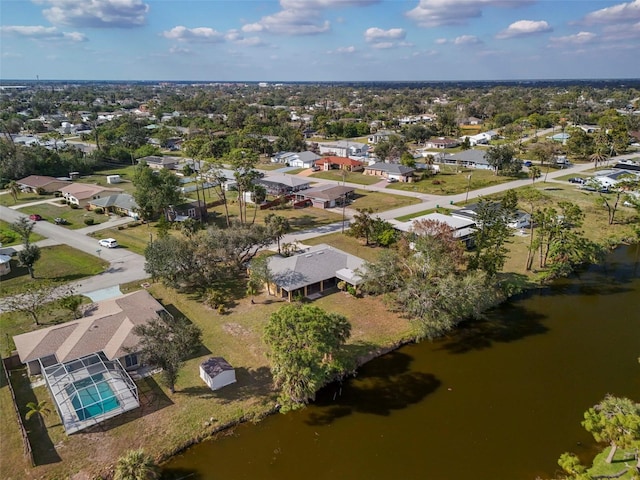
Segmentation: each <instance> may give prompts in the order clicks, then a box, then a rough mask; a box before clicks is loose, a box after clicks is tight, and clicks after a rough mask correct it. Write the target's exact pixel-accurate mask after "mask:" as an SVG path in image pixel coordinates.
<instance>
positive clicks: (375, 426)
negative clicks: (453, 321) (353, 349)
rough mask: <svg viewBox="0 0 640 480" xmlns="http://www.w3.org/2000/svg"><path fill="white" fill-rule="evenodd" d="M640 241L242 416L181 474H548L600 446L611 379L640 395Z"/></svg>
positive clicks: (178, 473)
mask: <svg viewBox="0 0 640 480" xmlns="http://www.w3.org/2000/svg"><path fill="white" fill-rule="evenodd" d="M638 253H639V252H638V247H633V248H620V249H618V250H616V252H614V253H613V254H612V255H611V256H610V258H609V259H608V262H607V264H606V265H603V266H596V267H592V268H590V269H589V270H588V271H586V272H582V273H581V274H580V275H578V276H576V277H574V278H571V279H567V280H563V281H560V282H557V283H556V284H554V285H553V286H552V287H549V288H546V289H543V290H541V291H539V292H535V293H528V294H526V295H522V296H520V297H518V298H516V299H514V300H512V301H510V302H509V303H508V304H505V305H503V306H501V307H500V308H498V309H496V310H495V311H492V312H491V313H490V314H489V318H488V321H487V322H484V323H482V324H479V325H476V326H473V328H466V329H465V330H464V331H462V332H461V333H459V334H458V335H456V336H452V337H451V338H447V339H444V340H441V341H438V342H434V343H430V342H423V343H421V344H417V345H409V346H406V347H403V348H401V349H399V350H397V351H395V352H393V353H390V354H388V355H386V356H384V357H381V358H379V359H376V360H374V361H372V362H370V363H368V364H367V365H365V366H364V367H362V368H361V369H360V370H359V372H358V376H357V377H356V378H354V379H351V380H349V381H346V382H344V383H343V384H341V385H339V384H335V385H331V386H329V387H327V388H325V389H324V390H323V391H322V392H320V394H319V396H318V401H317V402H316V404H314V405H312V406H310V407H308V408H306V409H304V410H302V411H299V412H294V413H289V414H286V415H280V414H276V415H273V416H271V417H269V418H267V419H265V420H264V421H262V422H260V423H259V424H257V425H252V424H249V425H241V426H239V427H237V428H234V429H232V430H230V431H229V432H227V433H226V434H225V435H223V436H221V437H220V438H218V439H217V440H214V441H207V442H204V443H202V444H199V445H196V446H194V447H192V448H190V449H188V450H187V451H185V452H184V453H183V454H181V455H178V456H176V457H175V458H173V459H172V460H171V461H170V462H169V463H168V464H167V465H166V466H165V467H166V470H167V472H168V473H169V474H170V475H171V476H173V478H178V477H186V478H189V479H202V480H205V479H206V480H209V479H211V480H214V479H224V480H235V479H265V480H267V479H277V480H299V479H300V478H301V477H304V478H307V479H318V480H320V479H322V480H325V479H326V480H336V479H353V480H357V479H363V480H365V479H366V480H377V479H414V478H419V479H436V480H448V479H452V480H453V479H468V478H473V479H474V480H483V479H486V480H499V479H535V478H536V476H542V477H545V476H546V477H547V478H548V477H550V476H552V475H553V474H554V472H555V471H556V470H557V469H558V467H557V463H556V461H557V459H558V457H559V456H560V454H561V453H562V452H565V451H572V452H575V453H577V454H578V455H580V456H581V457H583V458H584V459H585V460H590V458H591V456H592V455H593V454H594V452H595V449H596V446H595V445H594V443H593V441H592V439H591V437H590V435H589V434H588V433H587V432H585V431H584V430H583V429H582V427H581V426H580V422H581V420H582V414H583V412H584V411H585V410H586V409H587V408H589V407H590V406H592V405H593V404H595V403H597V402H598V401H599V400H600V399H602V398H603V397H604V396H605V395H606V394H607V393H611V394H615V395H618V396H628V397H630V398H633V399H635V400H638V401H640V364H639V363H638V357H640V265H638Z"/></svg>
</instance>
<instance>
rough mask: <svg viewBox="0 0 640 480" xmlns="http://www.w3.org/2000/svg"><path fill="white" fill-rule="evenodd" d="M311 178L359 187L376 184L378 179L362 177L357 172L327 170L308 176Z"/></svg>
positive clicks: (368, 176) (370, 176)
mask: <svg viewBox="0 0 640 480" xmlns="http://www.w3.org/2000/svg"><path fill="white" fill-rule="evenodd" d="M310 177H311V178H323V179H325V180H335V181H336V182H342V181H343V180H344V181H345V182H347V183H357V184H359V185H373V184H374V183H378V182H379V181H380V180H381V179H380V177H374V176H373V175H364V174H362V173H359V172H347V171H346V170H329V171H328V172H316V173H313V174H311V175H310Z"/></svg>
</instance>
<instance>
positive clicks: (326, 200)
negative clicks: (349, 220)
mask: <svg viewBox="0 0 640 480" xmlns="http://www.w3.org/2000/svg"><path fill="white" fill-rule="evenodd" d="M354 191H355V189H354V188H353V187H347V186H343V185H334V184H332V183H325V184H322V185H319V186H317V187H313V188H309V189H307V190H304V191H302V192H300V193H298V195H296V200H297V201H301V200H308V201H310V202H311V206H312V207H316V208H334V207H338V206H342V205H345V204H347V203H349V200H351V199H352V198H353V192H354Z"/></svg>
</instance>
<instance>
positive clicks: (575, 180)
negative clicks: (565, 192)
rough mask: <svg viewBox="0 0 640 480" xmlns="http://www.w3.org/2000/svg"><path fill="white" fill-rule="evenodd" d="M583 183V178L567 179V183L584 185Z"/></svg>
mask: <svg viewBox="0 0 640 480" xmlns="http://www.w3.org/2000/svg"><path fill="white" fill-rule="evenodd" d="M584 182H586V180H585V179H584V178H580V177H571V178H570V179H569V183H580V184H584Z"/></svg>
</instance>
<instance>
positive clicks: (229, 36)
mask: <svg viewBox="0 0 640 480" xmlns="http://www.w3.org/2000/svg"><path fill="white" fill-rule="evenodd" d="M224 38H225V40H227V41H229V42H232V43H235V44H237V45H243V46H245V47H258V46H262V45H265V43H264V42H263V41H262V39H261V38H260V37H245V36H244V35H242V33H241V32H240V31H239V30H236V29H235V28H234V29H231V30H229V31H228V32H227V33H226V34H225V36H224Z"/></svg>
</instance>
